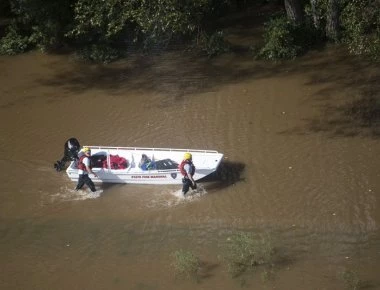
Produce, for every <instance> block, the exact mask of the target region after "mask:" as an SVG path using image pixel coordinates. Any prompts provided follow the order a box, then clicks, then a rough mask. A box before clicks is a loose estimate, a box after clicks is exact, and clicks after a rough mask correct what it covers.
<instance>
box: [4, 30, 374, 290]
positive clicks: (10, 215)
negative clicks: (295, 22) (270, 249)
mask: <svg viewBox="0 0 380 290" xmlns="http://www.w3.org/2000/svg"><path fill="white" fill-rule="evenodd" d="M234 33H237V34H236V35H235V34H234ZM229 37H230V38H231V40H232V41H233V40H234V39H238V38H239V37H241V36H240V35H238V29H236V30H234V29H233V28H231V30H230V34H229ZM246 41H248V40H246ZM379 76H380V70H379V67H378V66H376V65H374V64H371V63H367V62H365V61H364V60H360V59H355V58H352V57H350V56H348V55H347V54H346V53H345V51H343V50H341V49H339V48H333V47H330V48H325V49H324V50H323V51H315V52H311V53H309V54H308V55H306V56H304V57H302V58H300V59H298V60H295V61H292V62H284V63H278V64H270V63H265V62H260V61H254V60H253V59H252V58H251V57H250V56H249V55H246V54H239V53H231V54H227V55H224V56H221V57H218V58H214V59H207V58H200V57H193V56H190V55H187V54H186V53H180V52H167V53H163V54H160V55H134V56H130V57H129V58H128V59H126V60H122V61H119V62H116V63H114V64H110V65H91V64H83V63H78V62H77V61H75V60H73V59H72V58H71V57H70V56H68V55H43V54H40V53H38V52H32V53H28V54H24V55H19V56H14V57H4V56H2V57H0V121H1V122H0V124H1V125H0V144H1V146H0V154H1V155H0V156H1V157H0V166H1V168H2V170H1V172H2V174H1V175H0V266H1V269H2V270H1V274H0V288H1V289H179V288H180V289H195V288H200V289H241V288H242V287H243V288H244V287H246V288H250V289H344V285H345V284H344V282H345V281H344V280H343V279H342V278H341V274H342V273H344V272H345V271H347V270H352V271H355V272H356V273H357V275H358V277H359V278H360V279H361V280H362V281H363V285H365V287H366V288H365V289H380V280H379V276H378V269H379V266H380V264H379V257H380V243H379V242H380V234H379V223H380V210H379V206H380V203H379V198H378V193H379V192H380V178H379V175H380V172H379V167H380V162H379V159H378V158H377V157H378V156H379V153H380V146H379V142H380V140H379V136H380V131H379V122H380V114H379V112H380V103H379V102H378V100H379V91H380V90H379V82H378V80H379V79H380V78H379ZM72 136H75V137H77V138H78V139H79V140H80V142H81V144H83V145H84V144H87V145H106V146H138V147H165V148H194V149H215V150H218V151H220V152H223V153H224V154H225V159H224V160H223V163H222V165H221V167H220V169H219V171H218V174H216V175H214V176H213V177H211V178H210V179H208V180H204V181H203V182H201V183H200V186H201V190H200V192H199V193H198V194H196V195H193V196H190V197H187V198H182V197H180V196H179V195H178V191H179V190H180V188H178V187H177V186H150V185H145V186H142V185H139V186H136V185H119V184H114V185H112V184H104V185H98V186H97V187H98V189H99V192H98V193H97V194H90V193H87V192H79V193H78V192H75V191H74V190H73V189H74V187H75V184H73V183H72V182H71V181H70V180H69V179H68V177H67V176H66V175H65V173H64V172H61V173H57V172H55V171H54V168H53V163H54V162H55V161H56V160H57V159H59V158H60V157H61V155H62V152H63V143H64V141H65V140H66V139H67V138H69V137H72ZM239 231H244V232H252V233H254V234H256V235H260V234H265V235H270V236H271V238H272V239H273V244H274V246H275V249H276V253H277V256H278V260H277V263H276V265H275V268H274V273H275V274H274V277H273V279H270V280H269V281H267V282H264V281H263V279H262V277H261V273H262V270H261V269H260V268H258V269H257V271H255V272H253V273H249V274H247V275H245V276H243V277H238V278H235V279H233V278H231V277H230V275H229V273H228V271H227V267H226V265H225V263H224V262H223V260H222V259H220V257H221V256H222V255H223V254H224V251H225V245H226V243H227V240H228V238H229V237H230V236H231V235H233V234H234V233H236V232H239ZM179 249H184V250H189V251H192V252H193V253H195V254H196V255H197V256H198V257H199V258H200V259H201V261H202V265H203V266H202V276H201V279H200V280H199V281H198V282H196V281H193V280H186V279H185V280H183V279H178V278H176V277H175V275H174V270H173V267H172V266H171V264H172V257H171V254H172V253H173V252H174V251H177V250H179ZM243 282H244V283H243Z"/></svg>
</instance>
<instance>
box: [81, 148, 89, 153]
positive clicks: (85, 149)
mask: <svg viewBox="0 0 380 290" xmlns="http://www.w3.org/2000/svg"><path fill="white" fill-rule="evenodd" d="M82 151H83V152H84V153H86V152H89V151H90V152H91V149H90V148H88V147H83V149H82Z"/></svg>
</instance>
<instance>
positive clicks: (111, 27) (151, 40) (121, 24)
mask: <svg viewBox="0 0 380 290" xmlns="http://www.w3.org/2000/svg"><path fill="white" fill-rule="evenodd" d="M209 9H210V1H209V0H191V1H190V0H188V1H185V0H182V1H177V0H129V1H128V0H127V1H126V0H109V1H105V0H79V1H77V2H76V4H75V8H74V13H75V16H74V27H73V29H72V31H71V32H70V33H69V35H70V36H74V37H77V38H80V39H82V41H87V42H93V41H100V42H109V41H115V40H122V41H127V42H134V43H142V44H143V45H144V47H145V48H147V47H149V46H152V45H162V46H166V45H167V44H169V43H170V41H171V40H172V39H173V38H175V37H181V36H182V37H183V36H187V35H191V34H192V33H193V32H194V31H196V29H198V28H199V27H200V26H201V23H202V18H203V17H204V15H205V14H206V13H207V11H208V10H209Z"/></svg>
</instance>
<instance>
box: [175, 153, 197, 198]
mask: <svg viewBox="0 0 380 290" xmlns="http://www.w3.org/2000/svg"><path fill="white" fill-rule="evenodd" d="M179 170H180V171H181V174H182V175H183V178H182V193H183V195H185V194H186V193H187V192H188V191H189V189H190V188H191V189H193V190H194V189H196V188H197V184H196V183H195V180H194V178H193V176H194V174H195V166H194V164H193V156H192V155H191V153H189V152H186V153H185V154H184V155H183V160H182V162H181V164H180V165H179Z"/></svg>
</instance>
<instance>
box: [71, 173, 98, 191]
mask: <svg viewBox="0 0 380 290" xmlns="http://www.w3.org/2000/svg"><path fill="white" fill-rule="evenodd" d="M85 184H86V185H87V186H88V187H89V188H90V189H91V191H92V192H94V191H96V189H95V185H94V183H93V182H92V180H91V178H90V177H89V176H88V174H79V179H78V184H77V187H76V188H75V190H78V189H81V188H82V187H83V185H85Z"/></svg>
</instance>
